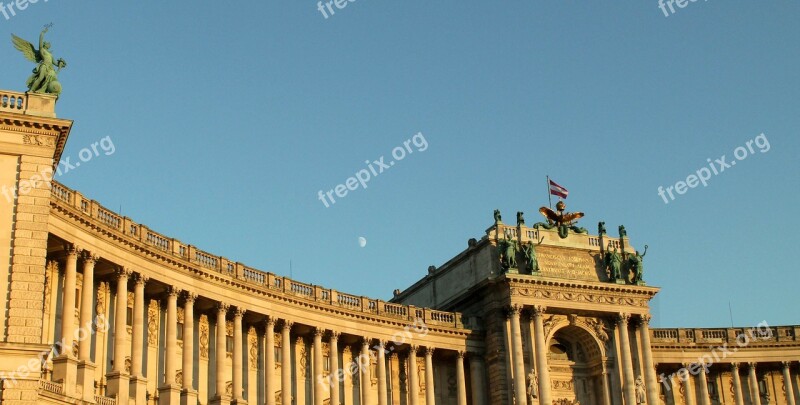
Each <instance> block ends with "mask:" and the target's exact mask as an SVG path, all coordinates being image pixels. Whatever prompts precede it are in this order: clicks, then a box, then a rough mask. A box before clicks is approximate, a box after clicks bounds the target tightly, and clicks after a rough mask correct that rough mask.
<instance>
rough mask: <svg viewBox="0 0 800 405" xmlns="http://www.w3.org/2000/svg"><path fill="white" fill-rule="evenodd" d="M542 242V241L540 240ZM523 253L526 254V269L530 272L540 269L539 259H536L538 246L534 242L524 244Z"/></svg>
mask: <svg viewBox="0 0 800 405" xmlns="http://www.w3.org/2000/svg"><path fill="white" fill-rule="evenodd" d="M539 243H541V241H539ZM522 253H523V254H524V255H525V270H527V271H528V272H529V273H535V272H538V271H539V261H538V260H536V248H535V247H534V245H533V242H528V243H525V244H523V245H522Z"/></svg>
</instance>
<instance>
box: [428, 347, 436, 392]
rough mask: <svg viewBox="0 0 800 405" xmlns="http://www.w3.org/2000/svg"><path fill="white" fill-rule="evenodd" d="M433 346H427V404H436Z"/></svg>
mask: <svg viewBox="0 0 800 405" xmlns="http://www.w3.org/2000/svg"><path fill="white" fill-rule="evenodd" d="M434 350H435V349H434V348H433V347H430V346H429V347H426V348H425V405H436V392H435V391H434V388H435V387H434V385H435V384H434V382H433V351H434Z"/></svg>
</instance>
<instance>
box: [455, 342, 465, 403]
mask: <svg viewBox="0 0 800 405" xmlns="http://www.w3.org/2000/svg"><path fill="white" fill-rule="evenodd" d="M456 399H457V401H458V402H457V403H458V405H467V382H466V381H465V377H464V352H462V351H459V352H458V353H457V355H456Z"/></svg>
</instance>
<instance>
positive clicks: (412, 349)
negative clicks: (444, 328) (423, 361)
mask: <svg viewBox="0 0 800 405" xmlns="http://www.w3.org/2000/svg"><path fill="white" fill-rule="evenodd" d="M418 350H419V346H417V345H408V353H409V354H413V355H415V356H416V354H417V351H418Z"/></svg>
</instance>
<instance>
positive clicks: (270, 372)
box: [264, 316, 275, 405]
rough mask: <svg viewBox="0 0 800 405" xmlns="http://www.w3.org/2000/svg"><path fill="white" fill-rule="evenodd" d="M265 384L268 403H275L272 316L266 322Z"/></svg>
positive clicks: (273, 327) (271, 404)
mask: <svg viewBox="0 0 800 405" xmlns="http://www.w3.org/2000/svg"><path fill="white" fill-rule="evenodd" d="M264 335H265V336H264V338H265V339H266V344H265V345H264V358H265V360H266V364H265V365H264V380H265V381H264V386H265V390H264V392H265V394H264V395H265V396H266V397H267V398H266V400H267V401H266V402H267V405H275V318H274V317H272V316H270V317H269V318H267V321H266V322H265V323H264Z"/></svg>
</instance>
